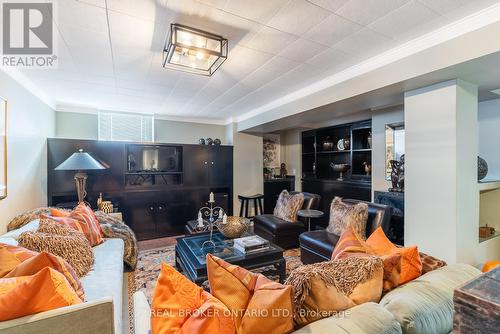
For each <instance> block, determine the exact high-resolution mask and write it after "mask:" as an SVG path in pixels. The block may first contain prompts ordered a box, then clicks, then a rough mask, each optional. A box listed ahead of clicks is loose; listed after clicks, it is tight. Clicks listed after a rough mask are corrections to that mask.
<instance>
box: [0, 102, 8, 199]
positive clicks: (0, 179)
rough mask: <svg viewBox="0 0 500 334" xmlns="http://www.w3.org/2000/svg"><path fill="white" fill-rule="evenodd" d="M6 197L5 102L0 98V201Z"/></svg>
mask: <svg viewBox="0 0 500 334" xmlns="http://www.w3.org/2000/svg"><path fill="white" fill-rule="evenodd" d="M5 197H7V101H6V100H4V99H3V98H1V97H0V199H4V198H5Z"/></svg>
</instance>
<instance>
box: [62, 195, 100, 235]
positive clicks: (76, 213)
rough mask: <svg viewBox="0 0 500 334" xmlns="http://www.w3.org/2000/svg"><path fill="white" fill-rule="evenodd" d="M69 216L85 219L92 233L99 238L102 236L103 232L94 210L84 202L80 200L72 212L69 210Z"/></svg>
mask: <svg viewBox="0 0 500 334" xmlns="http://www.w3.org/2000/svg"><path fill="white" fill-rule="evenodd" d="M70 217H71V218H75V219H78V220H83V221H85V222H86V223H87V224H88V225H89V227H90V229H91V230H92V232H93V233H95V234H96V235H99V236H100V237H101V238H102V237H104V232H103V231H102V228H101V224H99V220H97V217H96V216H95V214H94V211H93V210H92V209H91V208H90V207H89V206H88V205H86V204H85V203H83V202H82V203H80V204H78V206H77V207H76V208H75V209H74V210H73V212H71V214H70ZM101 242H102V241H101Z"/></svg>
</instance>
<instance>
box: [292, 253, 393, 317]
mask: <svg viewBox="0 0 500 334" xmlns="http://www.w3.org/2000/svg"><path fill="white" fill-rule="evenodd" d="M383 277H384V268H383V263H382V259H381V258H379V257H376V256H367V257H349V258H345V259H340V260H335V261H328V262H320V263H314V264H309V265H305V266H301V267H299V268H297V269H295V270H294V271H293V272H292V273H291V274H290V276H289V277H288V279H287V280H286V282H285V284H288V285H291V286H293V292H294V296H293V301H294V306H295V317H294V321H295V324H296V325H297V326H298V327H302V326H305V325H307V324H309V323H311V322H313V321H316V320H319V319H322V318H327V317H329V316H333V315H336V314H338V312H340V311H344V310H346V309H348V308H351V307H353V306H356V305H359V304H363V303H367V302H376V303H378V302H379V301H380V298H381V296H382V282H383Z"/></svg>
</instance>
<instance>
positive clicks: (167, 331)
mask: <svg viewBox="0 0 500 334" xmlns="http://www.w3.org/2000/svg"><path fill="white" fill-rule="evenodd" d="M151 329H152V332H153V334H171V333H185V334H191V333H207V334H218V333H221V334H234V333H235V328H234V323H233V321H232V320H231V318H230V316H229V310H228V309H227V307H226V306H224V304H222V303H221V302H220V301H219V300H218V299H217V298H215V297H213V296H212V295H211V294H209V293H208V292H206V291H204V290H203V289H202V288H201V287H199V286H198V285H196V284H194V283H193V282H191V281H190V280H188V279H187V278H186V277H185V276H184V275H182V274H180V273H179V272H177V271H176V270H175V269H174V268H173V267H171V266H169V265H168V264H165V263H162V266H161V272H160V275H159V277H158V282H157V283H156V288H155V291H154V296H153V302H152V306H151Z"/></svg>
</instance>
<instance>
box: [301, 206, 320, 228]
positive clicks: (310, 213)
mask: <svg viewBox="0 0 500 334" xmlns="http://www.w3.org/2000/svg"><path fill="white" fill-rule="evenodd" d="M323 215H324V213H323V211H319V210H309V209H308V210H299V212H297V216H299V217H304V218H307V230H308V231H310V230H311V218H320V217H323Z"/></svg>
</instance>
